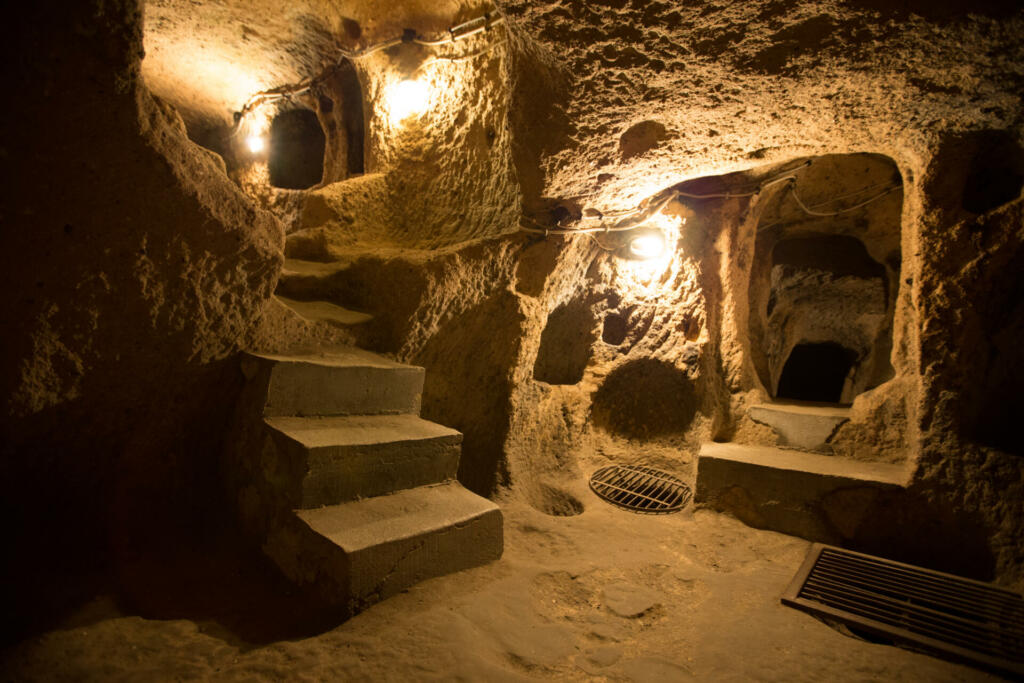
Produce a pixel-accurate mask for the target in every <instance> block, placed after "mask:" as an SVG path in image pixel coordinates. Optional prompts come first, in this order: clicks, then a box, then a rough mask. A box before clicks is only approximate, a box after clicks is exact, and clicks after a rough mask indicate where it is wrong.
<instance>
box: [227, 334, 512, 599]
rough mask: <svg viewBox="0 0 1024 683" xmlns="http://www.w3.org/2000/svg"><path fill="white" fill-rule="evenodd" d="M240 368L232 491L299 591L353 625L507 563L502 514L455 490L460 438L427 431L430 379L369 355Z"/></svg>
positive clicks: (250, 527)
mask: <svg viewBox="0 0 1024 683" xmlns="http://www.w3.org/2000/svg"><path fill="white" fill-rule="evenodd" d="M242 368H243V372H244V373H245V375H246V377H247V380H248V382H247V385H246V388H245V391H244V392H243V399H242V401H241V403H240V406H239V411H238V415H237V416H236V420H235V427H234V430H233V433H232V435H231V438H230V439H229V445H228V448H227V458H226V465H227V471H226V479H227V480H228V482H229V486H230V489H231V493H232V495H233V497H234V498H235V500H236V501H237V503H238V511H239V519H240V521H241V523H242V526H243V528H244V529H245V530H246V531H247V532H248V533H249V534H250V535H252V536H253V537H254V539H255V540H256V541H257V542H258V543H259V544H260V546H261V547H262V548H263V551H264V552H265V553H266V554H267V555H268V556H269V557H270V558H271V559H272V560H274V562H275V563H276V564H277V565H278V567H279V568H280V569H281V570H282V572H283V573H284V574H285V575H286V576H287V577H288V578H290V579H291V580H292V581H294V582H296V583H297V584H299V585H302V586H305V587H307V588H309V589H311V590H312V591H314V592H315V593H317V594H318V596H320V597H321V598H322V599H323V600H324V601H325V602H326V603H328V604H331V605H336V606H338V607H339V608H341V609H342V610H343V611H344V612H346V613H347V614H353V613H355V612H357V611H359V610H361V609H363V608H365V607H366V606H368V605H370V604H372V603H373V602H376V601H378V600H381V599H383V598H385V597H388V596H389V595H393V594H394V593H396V592H399V591H401V590H403V589H405V588H408V587H409V586H411V585H412V584H414V583H416V582H418V581H421V580H423V579H426V578H430V577H433V576H440V575H443V574H447V573H451V572H455V571H459V570H462V569H467V568H470V567H474V566H478V565H480V564H484V563H487V562H491V561H493V560H496V559H498V558H499V557H501V553H502V515H501V512H500V510H499V509H498V508H497V506H495V505H494V504H493V503H492V502H490V501H488V500H486V499H484V498H481V497H480V496H477V495H475V494H473V493H471V492H469V491H467V490H465V489H464V488H462V486H461V485H460V484H459V483H458V482H457V481H455V474H456V471H457V469H458V461H459V454H460V450H461V443H462V435H461V434H460V433H458V432H457V431H455V430H452V429H448V428H447V427H443V426H441V425H438V424H434V423H432V422H428V421H426V420H423V419H421V418H419V417H418V413H419V407H420V394H421V391H422V387H423V376H424V371H423V369H422V368H417V367H413V366H408V365H402V364H400V363H395V362H393V361H390V360H388V359H386V358H382V357H380V356H376V355H374V354H371V353H368V352H366V351H361V350H359V349H343V350H337V351H334V352H332V353H325V354H316V355H308V356H273V355H256V354H250V355H247V356H246V357H245V358H244V359H243V362H242Z"/></svg>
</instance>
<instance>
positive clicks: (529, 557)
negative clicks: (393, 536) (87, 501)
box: [2, 494, 989, 681]
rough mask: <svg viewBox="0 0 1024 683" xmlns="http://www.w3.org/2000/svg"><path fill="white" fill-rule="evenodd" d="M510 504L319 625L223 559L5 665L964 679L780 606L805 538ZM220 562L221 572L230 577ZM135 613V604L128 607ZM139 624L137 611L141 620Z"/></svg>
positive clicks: (501, 677) (85, 614) (130, 587)
mask: <svg viewBox="0 0 1024 683" xmlns="http://www.w3.org/2000/svg"><path fill="white" fill-rule="evenodd" d="M584 502H585V505H586V511H585V512H584V513H583V514H581V515H579V516H575V517H550V516H546V515H543V514H541V513H538V512H536V511H534V510H533V509H531V508H526V507H523V506H521V505H518V504H515V503H509V504H508V505H506V506H505V521H506V544H505V547H506V550H505V556H504V557H503V558H502V559H501V560H500V561H499V562H497V563H494V564H492V565H490V566H487V567H482V568H478V569H474V570H471V571H467V572H462V573H460V574H456V575H453V576H447V577H442V578H438V579H433V580H430V581H427V582H425V583H422V584H420V585H418V586H416V587H414V588H413V589H411V590H409V591H408V592H407V593H404V594H401V595H399V596H397V597H395V598H393V599H391V600H388V601H386V602H384V603H382V604H379V605H377V606H375V607H373V608H371V609H370V610H368V611H366V612H364V613H362V614H360V615H359V616H357V617H356V618H354V619H351V620H350V621H348V622H346V623H342V624H340V625H338V624H337V623H336V622H327V623H326V624H325V623H324V622H323V621H322V620H320V621H317V618H315V617H314V616H312V613H311V612H310V611H309V610H304V609H303V608H301V606H299V603H301V599H298V598H294V599H290V598H288V597H287V596H285V595H284V594H283V593H284V590H285V589H284V587H283V585H279V584H277V583H275V581H274V580H272V579H271V578H267V577H266V576H265V575H264V574H262V573H261V572H260V571H258V570H257V569H254V568H253V567H254V564H258V563H254V562H248V561H242V560H238V559H237V557H236V559H235V560H233V561H234V563H235V564H234V565H231V563H230V562H228V563H227V564H225V560H224V557H225V556H227V555H228V554H230V553H221V554H220V555H221V556H218V553H217V552H216V551H211V552H210V554H209V555H208V556H207V563H206V565H205V566H204V562H203V561H202V560H199V561H196V560H195V559H193V560H191V561H185V560H183V561H181V563H180V564H177V565H176V564H174V563H172V562H169V561H168V562H165V563H162V564H161V570H162V571H154V570H153V568H152V567H150V568H149V570H147V571H144V570H142V569H137V570H135V571H133V572H129V574H131V575H136V574H137V575H145V576H146V577H147V578H146V579H145V580H142V579H138V580H134V583H133V580H131V579H129V580H128V581H127V584H126V585H127V592H128V593H129V594H134V597H133V598H131V599H129V600H127V601H126V600H125V599H123V598H122V599H121V600H120V602H119V603H117V602H115V601H114V600H113V599H112V598H103V597H101V598H97V599H96V600H95V601H93V602H92V603H90V604H89V605H86V606H85V607H83V608H82V609H81V610H80V611H79V612H78V613H77V614H75V615H73V616H72V617H71V618H70V619H69V620H68V621H67V622H66V623H65V625H64V627H63V628H60V629H56V630H52V631H49V632H47V633H44V634H42V635H40V636H36V637H33V638H31V639H29V640H27V641H24V642H22V643H21V644H19V645H17V646H15V647H14V648H13V649H11V650H9V651H8V652H7V653H5V655H4V659H3V662H2V665H3V671H4V672H5V673H4V675H3V677H4V678H5V679H10V680H19V681H20V680H104V681H110V680H132V681H140V680H149V679H153V680H196V679H217V680H221V679H224V680H228V679H229V680H313V681H321V680H374V681H379V680H435V679H443V680H465V681H506V680H524V679H536V678H555V679H572V680H614V681H618V680H623V681H673V680H701V681H750V680H765V681H801V680H806V681H879V680H884V681H895V680H899V681H975V680H989V677H988V676H986V675H985V674H982V673H980V672H977V671H974V670H972V669H969V668H964V667H961V666H957V665H953V664H949V663H946V662H943V661H940V660H937V659H933V658H931V657H928V656H925V655H920V654H915V653H912V652H909V651H906V650H902V649H899V648H896V647H891V646H886V645H879V644H872V643H868V642H865V641H862V640H858V639H855V638H853V637H850V636H846V635H843V634H841V633H839V632H837V631H835V630H833V629H832V628H830V627H828V626H827V625H825V624H823V623H821V622H819V621H817V620H815V619H814V618H812V617H810V616H808V615H806V614H803V613H801V612H798V611H795V610H793V609H790V608H787V607H783V606H782V605H780V604H779V594H780V593H781V591H782V590H783V589H784V588H785V587H786V585H787V584H788V582H789V580H790V579H791V577H792V576H793V573H794V572H795V571H796V569H797V567H798V566H799V564H800V562H801V561H802V559H803V557H804V554H805V552H806V551H807V548H808V544H807V543H806V542H804V541H801V540H799V539H794V538H790V537H787V536H782V535H779V534H775V533H771V532H763V531H756V530H752V529H749V528H747V527H745V526H743V525H742V524H740V523H739V522H736V521H734V520H732V519H729V518H727V517H724V516H721V515H717V514H714V513H710V512H704V511H698V512H696V513H691V512H683V513H680V514H676V515H668V516H642V515H636V514H632V513H629V512H626V511H621V510H618V509H616V508H613V507H611V506H609V505H606V504H604V503H602V502H600V501H598V500H597V499H596V498H594V497H593V496H592V495H590V494H588V496H587V497H586V498H585V500H584ZM225 567H227V568H225ZM126 604H130V605H131V606H130V607H126V606H125V605H126ZM140 615H145V616H140Z"/></svg>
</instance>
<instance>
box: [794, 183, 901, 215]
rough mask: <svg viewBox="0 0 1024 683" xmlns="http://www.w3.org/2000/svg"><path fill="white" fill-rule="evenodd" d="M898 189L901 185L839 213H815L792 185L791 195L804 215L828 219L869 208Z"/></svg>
mask: <svg viewBox="0 0 1024 683" xmlns="http://www.w3.org/2000/svg"><path fill="white" fill-rule="evenodd" d="M897 189H899V185H893V186H892V187H889V188H887V189H885V190H883V191H881V192H879V193H878V194H876V195H875V196H874V197H871V198H869V199H865V200H864V201H862V202H861V203H859V204H854V205H853V206H848V207H846V208H845V209H839V210H838V211H828V212H821V211H815V210H814V209H811V208H809V207H808V206H807V205H806V204H804V202H803V200H802V199H800V196H799V195H798V194H797V193H796V188H795V187H793V186H792V185H791V186H790V188H789V193H790V194H791V195H793V199H794V200H796V203H797V206H799V207H800V209H801V210H802V211H803V212H804V213H806V214H807V215H808V216H822V217H827V216H838V215H839V214H841V213H849V212H850V211H856V210H857V209H859V208H861V207H864V206H867V205H868V204H870V203H871V202H874V201H876V200H879V199H881V198H882V197H884V196H885V195H887V194H889V193H890V192H892V191H894V190H897ZM829 203H831V202H825V204H829ZM818 206H822V205H821V204H819V205H817V206H816V207H815V208H817V207H818Z"/></svg>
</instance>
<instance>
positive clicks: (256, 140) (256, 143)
mask: <svg viewBox="0 0 1024 683" xmlns="http://www.w3.org/2000/svg"><path fill="white" fill-rule="evenodd" d="M245 146H246V147H248V148H249V151H250V152H252V153H253V154H259V153H260V152H262V151H263V150H264V149H266V146H267V141H266V140H265V139H264V138H263V136H262V135H250V136H249V137H247V138H246V139H245Z"/></svg>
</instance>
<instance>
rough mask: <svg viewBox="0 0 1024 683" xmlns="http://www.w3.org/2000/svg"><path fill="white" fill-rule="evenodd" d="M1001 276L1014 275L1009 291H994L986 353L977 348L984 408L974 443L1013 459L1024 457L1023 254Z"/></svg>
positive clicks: (989, 303) (979, 409)
mask: <svg viewBox="0 0 1024 683" xmlns="http://www.w3.org/2000/svg"><path fill="white" fill-rule="evenodd" d="M1002 272H1005V273H1008V274H1009V273H1013V276H1012V277H1008V278H1006V279H1005V280H1003V281H1002V282H1003V283H1005V285H1004V286H1005V289H1004V288H1003V287H1000V288H999V289H998V290H996V291H993V292H989V297H988V301H987V302H986V305H985V309H987V310H986V313H987V315H986V316H985V317H984V319H983V320H984V326H985V333H984V339H986V340H987V341H988V344H987V345H986V346H987V348H981V349H976V352H977V353H978V354H979V355H980V357H981V359H983V361H984V362H985V365H983V366H982V367H985V374H984V376H983V379H982V380H981V382H982V386H983V387H984V390H983V391H979V392H977V399H978V401H979V405H978V407H977V410H976V411H975V412H974V414H975V415H976V418H975V424H974V427H973V429H971V430H970V433H971V435H972V436H973V438H974V440H975V441H977V442H978V443H980V444H983V445H985V446H990V447H993V448H998V449H1000V450H1003V451H1006V452H1008V453H1013V454H1014V455H1024V440H1022V439H1021V434H1020V430H1021V426H1022V425H1024V344H1022V343H1021V340H1022V339H1024V255H1018V256H1017V258H1015V259H1014V260H1013V261H1011V262H1010V263H1009V265H1008V266H1007V268H1006V269H1005V270H1003V271H1002Z"/></svg>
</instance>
